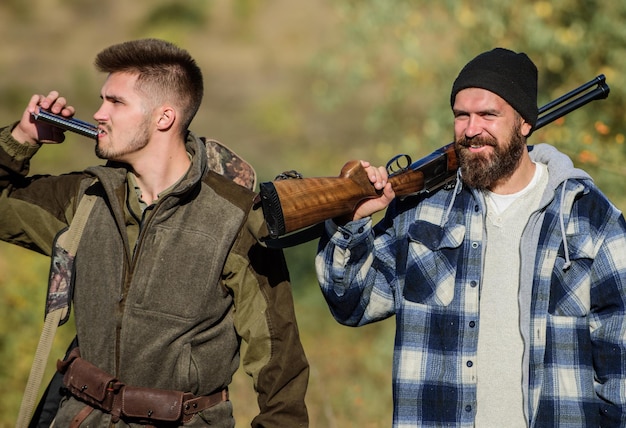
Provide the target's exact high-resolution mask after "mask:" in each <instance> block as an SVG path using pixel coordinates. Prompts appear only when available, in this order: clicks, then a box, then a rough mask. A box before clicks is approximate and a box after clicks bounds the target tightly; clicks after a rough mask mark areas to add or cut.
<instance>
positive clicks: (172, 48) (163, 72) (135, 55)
mask: <svg viewBox="0 0 626 428" xmlns="http://www.w3.org/2000/svg"><path fill="white" fill-rule="evenodd" d="M94 64H95V66H96V69H97V70H98V71H101V72H105V73H116V72H127V73H137V74H138V78H137V87H138V89H139V90H142V91H144V92H146V93H147V94H149V95H151V96H154V97H155V98H156V99H169V100H170V101H171V102H173V103H175V105H177V106H180V108H181V113H182V118H181V123H182V125H183V126H182V129H181V130H182V131H185V130H187V128H188V127H189V125H190V123H191V121H192V120H193V118H194V116H195V115H196V113H197V111H198V109H199V108H200V104H201V103H202V96H203V94H204V84H203V79H202V71H201V70H200V67H198V65H197V64H196V61H195V60H194V59H193V58H192V57H191V55H190V54H189V53H188V52H187V51H186V50H184V49H181V48H179V47H178V46H176V45H174V44H173V43H170V42H167V41H164V40H159V39H139V40H131V41H128V42H124V43H120V44H116V45H112V46H109V47H108V48H106V49H104V50H102V51H101V52H100V53H99V54H98V55H97V56H96V59H95V61H94Z"/></svg>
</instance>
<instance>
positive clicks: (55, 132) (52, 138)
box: [11, 91, 75, 146]
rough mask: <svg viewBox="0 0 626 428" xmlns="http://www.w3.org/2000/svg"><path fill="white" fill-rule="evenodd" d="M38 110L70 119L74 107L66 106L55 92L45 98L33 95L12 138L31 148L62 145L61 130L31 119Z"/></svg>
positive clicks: (63, 138)
mask: <svg viewBox="0 0 626 428" xmlns="http://www.w3.org/2000/svg"><path fill="white" fill-rule="evenodd" d="M39 109H43V110H48V111H50V112H52V113H54V114H60V115H62V116H65V117H72V116H73V115H74V112H75V110H74V107H72V106H70V105H68V104H67V101H66V99H65V98H64V97H61V96H60V95H59V93H58V92H57V91H51V92H50V93H49V94H48V95H47V96H44V95H33V96H32V97H31V98H30V101H29V103H28V105H27V106H26V109H25V110H24V114H23V115H22V119H21V120H20V122H19V123H18V124H17V126H16V127H15V128H13V131H12V132H11V135H13V138H15V139H16V140H17V141H19V142H20V143H23V144H30V145H33V146H34V145H35V144H38V143H47V144H56V143H62V142H63V141H64V140H65V134H64V131H63V130H62V129H60V128H57V127H56V126H52V125H48V124H45V123H40V122H37V121H35V120H34V119H33V117H32V114H33V113H37V112H38V111H39Z"/></svg>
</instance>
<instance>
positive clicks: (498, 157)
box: [454, 123, 526, 190]
mask: <svg viewBox="0 0 626 428" xmlns="http://www.w3.org/2000/svg"><path fill="white" fill-rule="evenodd" d="M470 146H491V147H493V151H492V152H491V153H487V154H484V153H472V152H471V151H470V150H469V147H470ZM454 149H455V151H456V155H457V158H458V160H459V165H460V168H461V178H462V180H463V182H464V183H465V184H467V185H468V186H470V187H474V188H476V189H479V190H483V189H489V188H491V187H492V186H493V185H494V184H496V183H497V182H499V181H502V180H506V179H507V178H509V177H511V176H512V175H513V173H514V172H515V169H516V168H517V166H518V165H519V163H520V161H521V159H522V155H523V153H524V150H525V149H526V138H525V137H524V136H522V134H521V125H520V124H519V123H518V124H517V125H515V126H513V129H512V130H511V136H510V138H509V143H508V144H498V141H497V140H496V139H495V138H492V137H482V138H479V137H476V138H467V137H465V136H463V137H462V138H460V139H458V140H456V141H455V144H454Z"/></svg>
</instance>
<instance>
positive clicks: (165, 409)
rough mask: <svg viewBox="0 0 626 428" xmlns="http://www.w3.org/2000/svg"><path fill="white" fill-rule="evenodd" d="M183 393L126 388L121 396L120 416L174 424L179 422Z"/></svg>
mask: <svg viewBox="0 0 626 428" xmlns="http://www.w3.org/2000/svg"><path fill="white" fill-rule="evenodd" d="M183 395H184V394H183V392H182V391H171V390H164V389H154V388H140V387H134V386H126V387H125V388H124V390H123V396H122V414H123V415H124V416H126V417H128V418H133V419H140V420H147V421H163V422H175V421H178V420H180V418H181V416H182V408H183Z"/></svg>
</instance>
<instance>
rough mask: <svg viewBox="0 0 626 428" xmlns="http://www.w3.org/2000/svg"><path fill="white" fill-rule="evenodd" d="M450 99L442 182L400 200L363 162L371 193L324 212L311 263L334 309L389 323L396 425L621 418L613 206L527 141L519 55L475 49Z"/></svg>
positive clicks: (532, 87) (621, 270) (620, 312)
mask: <svg viewBox="0 0 626 428" xmlns="http://www.w3.org/2000/svg"><path fill="white" fill-rule="evenodd" d="M450 101H451V106H452V112H453V114H454V136H455V148H456V152H457V156H458V159H459V162H460V169H459V173H458V177H457V182H456V186H454V188H453V189H443V190H440V191H438V192H436V193H434V194H430V195H420V196H415V197H409V198H406V199H404V200H395V199H394V192H393V189H392V188H391V186H390V184H389V183H387V181H386V178H387V175H386V172H385V169H384V168H373V167H371V166H369V164H368V163H366V162H364V163H363V164H364V166H366V167H367V169H368V172H369V173H370V179H371V181H372V182H373V183H374V185H375V187H377V188H379V189H384V191H383V194H382V196H381V197H380V198H377V199H374V200H370V201H366V202H364V203H363V204H362V205H360V206H359V207H358V208H357V209H356V211H355V212H354V214H353V216H352V218H350V221H348V222H347V223H345V224H337V223H335V222H334V221H332V220H329V221H327V224H326V236H325V237H323V238H322V239H321V241H320V246H319V253H318V256H317V258H316V267H317V272H318V277H319V281H320V285H321V288H322V292H323V293H324V296H325V298H326V300H327V302H328V304H329V306H330V308H331V310H332V313H333V315H334V317H335V318H336V319H337V320H338V321H339V322H341V323H343V324H346V325H352V326H359V325H364V324H367V323H371V322H375V321H378V320H381V319H385V318H388V317H390V316H393V315H395V316H396V320H397V334H396V344H395V355H394V367H393V393H394V394H393V396H394V420H393V424H394V426H395V427H409V426H422V427H441V426H464V427H474V426H476V427H507V428H511V427H526V426H531V427H557V426H558V427H566V426H569V427H582V426H584V427H598V426H602V427H609V426H611V427H613V426H615V427H617V426H624V424H626V378H625V371H626V334H625V331H626V301H625V300H626V252H625V251H624V248H626V233H625V232H626V224H625V222H624V218H623V216H622V214H621V213H620V212H619V211H618V210H617V209H616V208H615V207H614V206H613V205H612V204H611V203H610V202H609V201H608V200H607V199H606V197H605V196H604V195H603V194H602V193H601V192H600V191H599V190H598V189H597V188H596V187H595V185H594V184H593V182H592V180H591V179H590V177H589V176H588V175H587V174H586V173H584V172H583V171H581V170H579V169H575V168H574V167H573V165H572V162H571V161H570V159H569V158H568V157H567V156H565V155H563V154H561V153H559V152H558V151H557V150H556V149H555V148H554V147H551V146H548V145H545V144H540V145H536V146H534V148H533V149H532V150H529V149H528V148H527V146H526V139H527V137H528V136H529V135H530V134H531V132H532V130H533V127H534V125H535V123H536V120H537V116H538V109H537V69H536V67H535V65H534V64H533V63H532V61H531V60H530V59H529V58H528V57H527V56H526V55H525V54H523V53H515V52H513V51H510V50H507V49H502V48H496V49H494V50H491V51H489V52H485V53H483V54H481V55H478V56H477V57H476V58H474V59H473V60H472V61H470V62H469V63H468V64H467V65H466V66H465V67H464V68H463V69H462V70H461V72H460V74H459V75H458V77H457V79H456V80H455V82H454V84H453V86H452V93H451V98H450ZM387 207H388V208H387ZM385 208H387V211H386V213H385V217H384V219H382V220H381V222H380V223H379V224H378V225H376V227H372V221H371V217H370V216H371V215H372V214H373V213H374V212H376V211H380V210H382V209H385Z"/></svg>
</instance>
